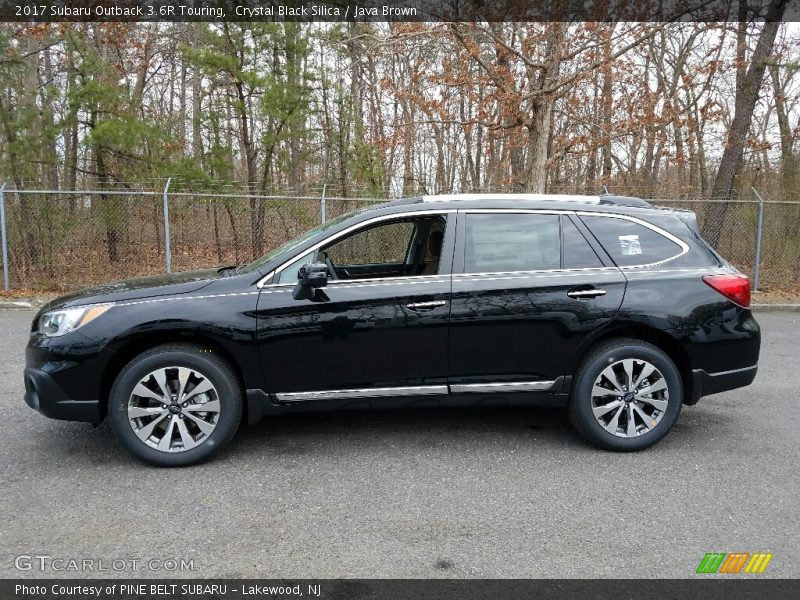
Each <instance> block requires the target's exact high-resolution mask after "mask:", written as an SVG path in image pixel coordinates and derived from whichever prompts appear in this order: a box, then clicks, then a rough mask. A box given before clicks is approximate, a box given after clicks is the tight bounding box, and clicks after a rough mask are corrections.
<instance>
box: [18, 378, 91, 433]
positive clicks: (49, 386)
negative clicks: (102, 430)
mask: <svg viewBox="0 0 800 600" xmlns="http://www.w3.org/2000/svg"><path fill="white" fill-rule="evenodd" d="M24 376H25V403H26V404H27V405H28V406H30V407H31V408H32V409H34V410H38V411H39V412H40V413H42V414H43V415H44V416H46V417H50V418H51V419H63V420H65V421H86V422H87V423H99V422H100V421H102V416H101V414H100V401H99V400H73V399H72V398H69V397H68V396H67V395H66V394H65V393H64V391H63V390H62V389H61V387H59V385H58V384H57V383H56V382H55V380H54V379H53V378H52V377H51V376H50V374H48V373H45V372H44V371H40V370H38V369H32V368H30V367H28V368H27V369H25V373H24Z"/></svg>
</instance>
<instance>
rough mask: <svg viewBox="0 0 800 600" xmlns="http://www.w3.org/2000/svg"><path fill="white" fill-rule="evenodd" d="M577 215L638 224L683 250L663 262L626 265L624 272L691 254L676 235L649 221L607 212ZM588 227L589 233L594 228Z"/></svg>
mask: <svg viewBox="0 0 800 600" xmlns="http://www.w3.org/2000/svg"><path fill="white" fill-rule="evenodd" d="M576 213H577V214H578V216H581V217H607V218H610V219H623V220H625V221H632V222H633V223H638V224H639V225H642V226H643V227H647V228H648V229H650V230H652V231H655V232H656V233H658V234H659V235H661V236H663V237H665V238H667V239H668V240H669V241H671V242H674V243H675V244H677V245H678V246H679V247H680V248H681V251H680V252H679V253H678V254H676V255H675V256H670V257H669V258H665V259H663V260H658V261H656V262H650V263H642V264H640V265H625V266H624V267H619V268H620V269H621V270H622V271H629V270H637V269H643V268H646V267H655V266H657V265H663V264H664V263H667V262H670V261H672V260H675V259H676V258H680V257H681V256H683V255H684V254H686V253H687V252H689V246H688V245H687V244H686V242H684V241H683V240H682V239H680V238H677V237H675V236H674V235H672V234H671V233H669V232H668V231H665V230H663V229H661V227H658V226H657V225H653V224H652V223H648V222H647V221H644V220H643V219H639V218H638V217H632V216H630V215H621V214H617V213H607V212H589V211H576ZM587 227H588V228H589V231H591V230H592V228H591V227H589V226H588V225H587ZM601 245H602V244H601Z"/></svg>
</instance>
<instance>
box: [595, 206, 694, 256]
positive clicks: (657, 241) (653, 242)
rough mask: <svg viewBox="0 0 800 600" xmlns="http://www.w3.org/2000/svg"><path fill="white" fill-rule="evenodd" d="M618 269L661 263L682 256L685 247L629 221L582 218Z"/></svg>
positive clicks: (613, 218) (603, 217)
mask: <svg viewBox="0 0 800 600" xmlns="http://www.w3.org/2000/svg"><path fill="white" fill-rule="evenodd" d="M581 219H582V220H583V222H584V223H586V226H587V227H588V228H589V230H590V231H591V232H592V233H593V234H594V236H595V237H596V238H597V241H598V242H600V244H602V246H603V248H605V249H606V252H608V254H609V255H610V256H611V258H612V259H613V260H614V262H615V263H617V266H619V267H630V266H636V265H649V264H652V263H658V262H662V261H665V260H669V259H670V258H675V257H676V256H678V255H680V254H681V252H682V248H681V247H680V246H679V245H678V244H676V243H675V242H673V241H672V240H670V239H668V238H666V237H664V236H663V235H661V234H660V233H658V232H657V231H653V230H652V229H650V228H649V227H645V226H644V225H641V224H639V223H636V222H634V221H629V220H628V219H620V218H617V217H606V216H581Z"/></svg>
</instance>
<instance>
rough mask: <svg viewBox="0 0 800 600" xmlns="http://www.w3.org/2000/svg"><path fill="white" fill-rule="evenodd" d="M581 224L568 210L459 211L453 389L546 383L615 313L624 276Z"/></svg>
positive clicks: (452, 334) (484, 389)
mask: <svg viewBox="0 0 800 600" xmlns="http://www.w3.org/2000/svg"><path fill="white" fill-rule="evenodd" d="M582 230H583V226H582V224H581V223H580V222H579V221H577V219H573V216H571V215H570V214H569V213H567V212H564V213H559V212H556V211H551V212H546V211H527V212H525V211H518V212H512V211H502V212H498V211H462V212H460V213H459V235H458V239H459V243H458V247H457V248H456V251H455V258H454V269H453V272H454V275H453V295H452V299H451V304H452V307H451V330H450V362H451V366H450V379H449V381H450V384H451V389H452V391H453V392H454V393H458V392H493V391H503V392H506V391H537V390H541V391H546V390H549V389H551V388H553V387H554V385H553V384H554V383H555V384H556V386H557V384H558V378H559V376H562V375H567V374H568V371H567V370H566V369H567V365H568V364H569V362H570V360H572V359H573V357H574V354H575V352H576V351H577V350H578V347H579V346H580V344H581V342H582V341H584V340H585V339H586V337H587V336H588V335H590V334H591V333H592V332H593V331H595V330H596V329H598V328H600V327H602V326H603V325H605V324H607V323H608V322H609V320H610V319H612V318H613V317H614V315H616V314H617V312H618V310H619V307H620V305H621V304H622V298H623V295H624V292H625V281H626V280H625V277H624V275H623V274H622V272H621V271H620V270H619V269H618V268H617V267H616V266H614V265H613V264H612V263H611V262H610V261H607V260H606V259H607V257H605V256H604V258H603V259H601V258H600V256H598V253H597V252H596V251H595V249H593V244H594V242H592V243H590V242H589V241H587V238H586V237H585V236H584V234H583V233H582ZM587 233H588V232H587ZM589 235H591V234H589ZM594 247H595V248H598V252H599V251H600V250H599V247H597V246H596V245H595V246H594ZM604 261H605V262H604Z"/></svg>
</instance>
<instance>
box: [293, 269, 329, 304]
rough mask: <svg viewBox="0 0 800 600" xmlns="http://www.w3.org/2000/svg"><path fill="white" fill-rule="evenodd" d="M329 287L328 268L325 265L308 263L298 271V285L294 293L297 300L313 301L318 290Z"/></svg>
mask: <svg viewBox="0 0 800 600" xmlns="http://www.w3.org/2000/svg"><path fill="white" fill-rule="evenodd" d="M326 285H328V267H327V265H326V264H325V263H320V262H313V263H306V264H304V265H303V266H302V267H300V269H299V270H298V271H297V285H296V286H294V290H293V291H292V298H294V299H295V300H311V299H313V298H314V297H315V296H316V291H317V289H318V288H321V287H325V286H326Z"/></svg>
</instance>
